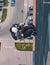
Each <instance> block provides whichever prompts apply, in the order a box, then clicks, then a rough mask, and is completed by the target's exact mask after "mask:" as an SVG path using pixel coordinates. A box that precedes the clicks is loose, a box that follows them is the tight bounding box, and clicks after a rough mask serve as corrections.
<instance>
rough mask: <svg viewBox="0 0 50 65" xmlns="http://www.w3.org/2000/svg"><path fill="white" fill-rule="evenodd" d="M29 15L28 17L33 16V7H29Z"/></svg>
mask: <svg viewBox="0 0 50 65" xmlns="http://www.w3.org/2000/svg"><path fill="white" fill-rule="evenodd" d="M27 15H28V16H31V15H33V6H30V7H29V9H28V13H27Z"/></svg>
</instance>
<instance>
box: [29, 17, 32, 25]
mask: <svg viewBox="0 0 50 65" xmlns="http://www.w3.org/2000/svg"><path fill="white" fill-rule="evenodd" d="M29 24H33V16H28V25H29Z"/></svg>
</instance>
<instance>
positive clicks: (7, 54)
mask: <svg viewBox="0 0 50 65" xmlns="http://www.w3.org/2000/svg"><path fill="white" fill-rule="evenodd" d="M10 1H11V0H9V6H8V13H7V18H6V20H5V22H3V23H1V24H0V41H1V43H2V44H1V50H0V65H14V64H15V65H19V64H26V65H31V64H32V60H31V57H32V52H30V51H29V52H25V51H23V52H21V51H18V50H16V48H15V45H14V42H15V40H14V39H13V38H12V36H11V34H10V32H9V29H10V27H11V26H12V25H13V24H15V23H17V22H23V13H22V12H21V10H22V9H24V0H15V7H11V4H10Z"/></svg>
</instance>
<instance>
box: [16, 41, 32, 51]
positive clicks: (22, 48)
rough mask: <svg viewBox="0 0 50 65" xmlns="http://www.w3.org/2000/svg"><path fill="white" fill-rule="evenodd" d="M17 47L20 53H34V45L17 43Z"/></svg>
mask: <svg viewBox="0 0 50 65" xmlns="http://www.w3.org/2000/svg"><path fill="white" fill-rule="evenodd" d="M15 47H16V49H17V50H20V51H32V43H16V42H15Z"/></svg>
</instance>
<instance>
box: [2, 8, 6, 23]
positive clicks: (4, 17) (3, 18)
mask: <svg viewBox="0 0 50 65" xmlns="http://www.w3.org/2000/svg"><path fill="white" fill-rule="evenodd" d="M6 17H7V9H6V8H4V9H3V13H2V20H1V22H3V21H4V20H5V19H6Z"/></svg>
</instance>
